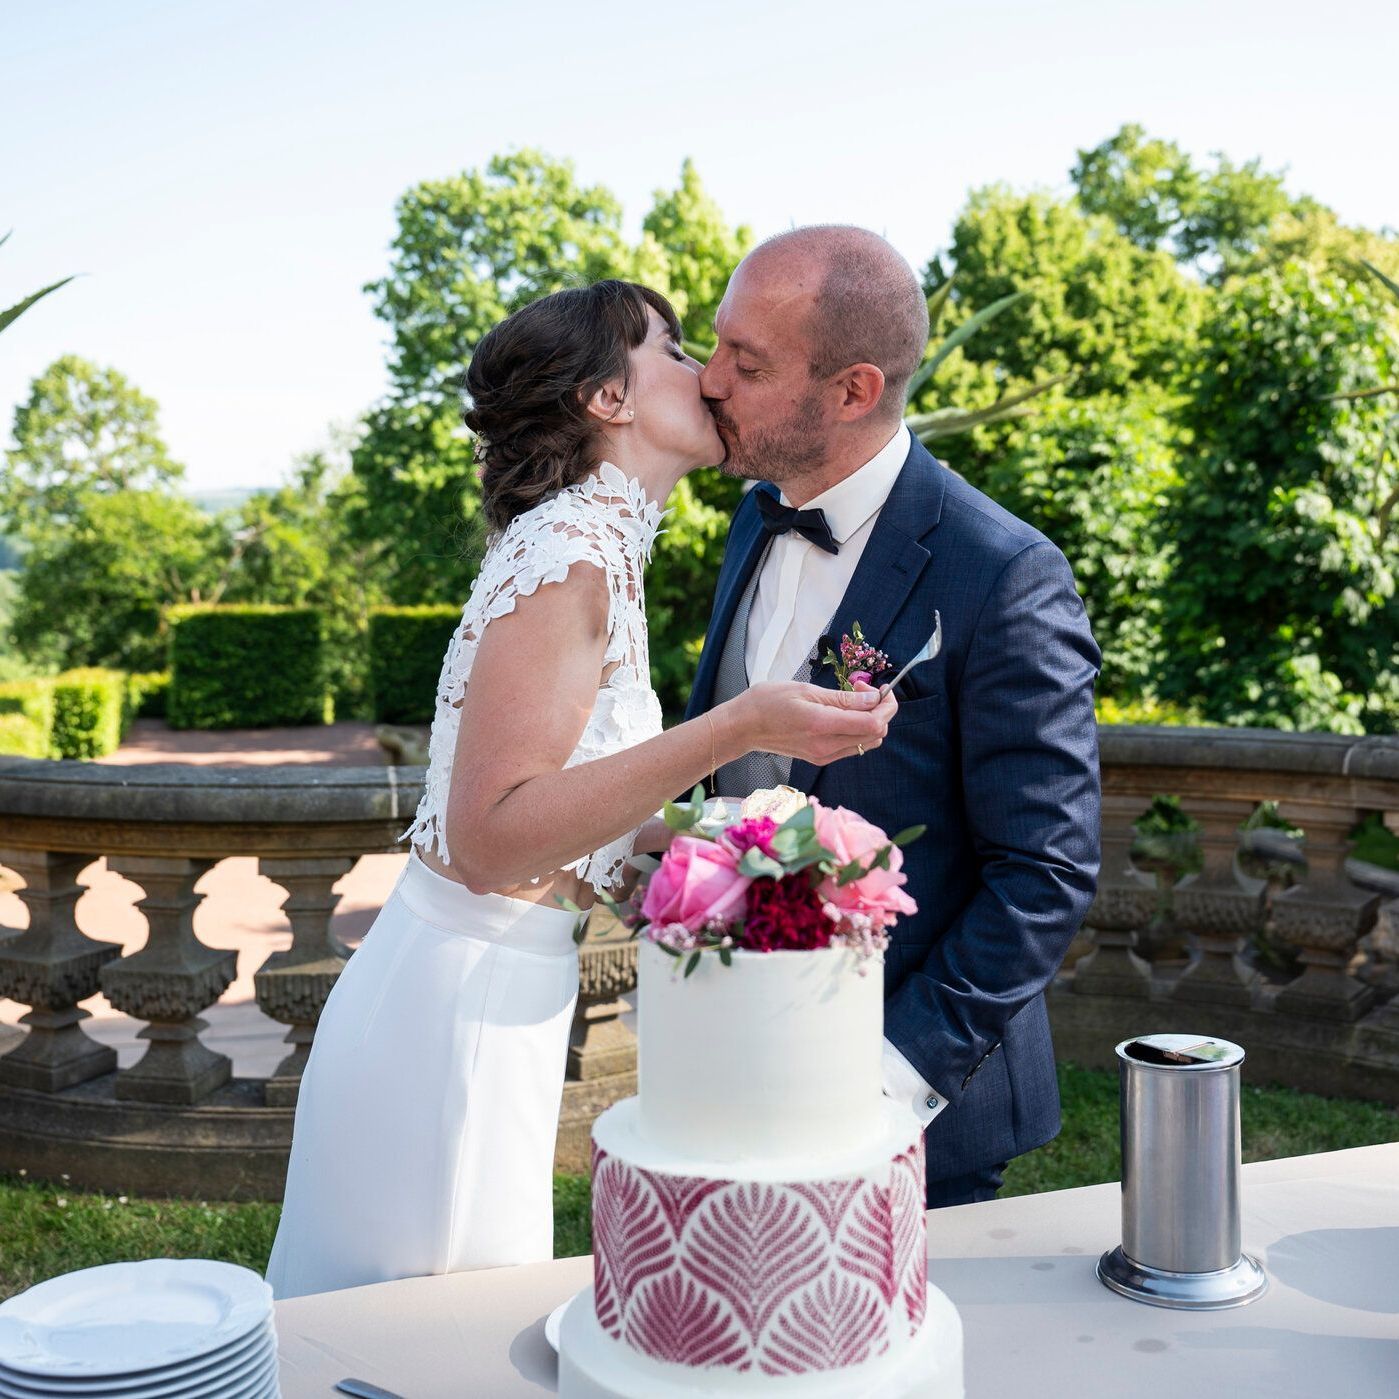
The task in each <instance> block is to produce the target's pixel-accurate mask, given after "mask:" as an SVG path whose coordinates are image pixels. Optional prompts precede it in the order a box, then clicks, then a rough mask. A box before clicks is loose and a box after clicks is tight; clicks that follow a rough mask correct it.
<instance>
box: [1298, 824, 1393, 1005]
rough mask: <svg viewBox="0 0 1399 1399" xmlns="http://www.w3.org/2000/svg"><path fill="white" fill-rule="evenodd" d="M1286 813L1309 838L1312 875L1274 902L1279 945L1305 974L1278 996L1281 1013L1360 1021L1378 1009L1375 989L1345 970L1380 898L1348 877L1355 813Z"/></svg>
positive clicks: (1306, 845) (1305, 842) (1306, 839)
mask: <svg viewBox="0 0 1399 1399" xmlns="http://www.w3.org/2000/svg"><path fill="white" fill-rule="evenodd" d="M1283 808H1284V814H1285V815H1286V816H1287V818H1288V820H1290V821H1292V822H1293V823H1294V824H1295V825H1298V826H1301V827H1302V829H1303V831H1304V832H1305V837H1304V840H1303V850H1304V851H1305V853H1306V856H1307V872H1306V876H1305V878H1304V879H1303V880H1302V882H1301V883H1300V884H1296V885H1294V886H1293V887H1292V888H1291V889H1288V890H1285V891H1284V892H1283V893H1282V894H1280V895H1279V896H1278V897H1277V898H1276V899H1275V900H1274V901H1273V922H1274V926H1275V927H1276V930H1277V937H1278V939H1279V941H1281V942H1284V943H1286V944H1287V945H1288V946H1289V947H1294V948H1296V949H1297V955H1298V957H1299V959H1300V960H1301V962H1302V968H1303V970H1302V974H1301V976H1299V977H1297V979H1296V980H1295V981H1292V982H1289V983H1288V984H1287V985H1286V986H1284V987H1283V988H1282V990H1281V991H1279V992H1278V996H1277V1001H1276V1006H1277V1009H1278V1010H1280V1011H1291V1012H1294V1013H1296V1014H1298V1015H1310V1016H1318V1017H1321V1018H1323V1019H1326V1020H1355V1019H1358V1018H1359V1017H1360V1016H1362V1015H1364V1014H1365V1012H1366V1011H1367V1010H1369V1009H1370V1007H1371V1006H1372V1005H1374V1003H1375V999H1376V995H1375V990H1374V988H1373V987H1371V986H1366V985H1365V984H1364V982H1362V981H1360V980H1358V979H1357V978H1356V977H1354V976H1352V975H1351V974H1350V972H1349V971H1347V969H1346V968H1347V965H1348V963H1349V962H1350V959H1351V957H1352V956H1353V955H1354V953H1355V950H1356V945H1357V944H1358V943H1359V941H1360V939H1361V938H1362V937H1364V936H1365V934H1366V933H1367V932H1369V931H1370V927H1371V925H1372V924H1373V923H1374V921H1375V914H1376V912H1377V910H1378V908H1379V904H1380V896H1379V894H1377V893H1371V892H1369V891H1368V890H1365V889H1361V888H1360V887H1359V886H1358V885H1356V884H1354V883H1353V882H1352V881H1351V878H1350V876H1349V875H1348V874H1347V873H1346V858H1347V856H1348V855H1349V854H1350V846H1351V841H1350V832H1351V830H1352V828H1353V827H1354V826H1355V822H1356V812H1355V811H1354V810H1352V809H1350V808H1346V807H1332V806H1326V807H1323V806H1312V805H1302V804H1300V803H1284V804H1283Z"/></svg>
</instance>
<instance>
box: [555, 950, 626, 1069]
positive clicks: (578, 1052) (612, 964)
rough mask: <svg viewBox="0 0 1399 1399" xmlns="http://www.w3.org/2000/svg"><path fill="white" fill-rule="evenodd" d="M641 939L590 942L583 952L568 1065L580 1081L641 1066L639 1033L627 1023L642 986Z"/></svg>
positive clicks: (580, 953) (569, 1040) (570, 1033)
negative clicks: (629, 997) (629, 996)
mask: <svg viewBox="0 0 1399 1399" xmlns="http://www.w3.org/2000/svg"><path fill="white" fill-rule="evenodd" d="M636 951H637V948H636V943H635V942H630V941H626V942H623V941H603V940H598V941H597V942H591V943H586V942H585V943H584V944H583V946H582V947H581V948H580V949H579V953H578V1007H577V1009H576V1010H575V1011H574V1013H573V1026H572V1028H571V1029H570V1031H569V1036H568V1071H567V1073H566V1074H565V1075H564V1076H565V1078H567V1079H570V1080H572V1081H573V1082H575V1083H581V1082H586V1081H588V1080H590V1079H595V1078H606V1077H608V1076H609V1075H612V1074H622V1073H635V1072H636V1036H635V1035H634V1034H632V1032H631V1031H630V1030H629V1029H627V1027H626V1026H625V1025H623V1024H622V1021H621V1018H620V1017H621V1015H622V1013H623V1012H624V1011H625V1010H626V1008H627V1005H626V1002H625V1001H623V1000H622V999H621V997H622V996H624V995H625V994H626V993H627V992H628V991H632V990H635V988H636Z"/></svg>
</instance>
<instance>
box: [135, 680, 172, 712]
mask: <svg viewBox="0 0 1399 1399" xmlns="http://www.w3.org/2000/svg"><path fill="white" fill-rule="evenodd" d="M169 690H170V672H169V671H168V670H145V671H140V672H138V673H137V674H135V675H128V676H127V677H126V704H127V709H128V710H129V711H130V714H131V717H132V718H133V719H163V718H165V701H166V697H167V695H168V693H169Z"/></svg>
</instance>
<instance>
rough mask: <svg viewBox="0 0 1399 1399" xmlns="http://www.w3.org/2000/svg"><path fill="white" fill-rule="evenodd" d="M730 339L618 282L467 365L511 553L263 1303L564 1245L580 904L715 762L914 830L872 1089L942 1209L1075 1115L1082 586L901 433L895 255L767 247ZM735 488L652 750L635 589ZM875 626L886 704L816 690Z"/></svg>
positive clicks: (1087, 648)
mask: <svg viewBox="0 0 1399 1399" xmlns="http://www.w3.org/2000/svg"><path fill="white" fill-rule="evenodd" d="M714 332H715V336H716V338H717V346H716V348H715V350H714V353H713V355H712V356H711V358H710V360H709V362H708V363H707V364H705V365H700V364H699V363H698V362H696V361H695V360H694V359H692V358H691V357H690V356H688V355H687V354H686V353H685V351H684V349H683V338H682V333H681V327H680V324H679V322H678V320H677V318H676V315H675V312H674V311H673V310H672V309H671V307H670V305H669V303H668V302H667V301H666V300H665V298H664V297H662V296H661V295H659V294H658V293H657V292H655V291H653V290H651V289H649V288H647V287H643V286H638V285H636V284H633V283H629V282H621V281H603V282H598V283H596V284H595V285H592V286H589V287H586V288H579V289H570V290H566V291H560V292H555V293H554V294H552V295H550V296H546V297H543V298H542V299H540V300H538V301H536V302H533V303H532V304H530V305H528V306H526V307H524V308H523V309H521V310H519V311H517V312H515V313H514V314H513V315H511V316H510V317H508V318H507V319H506V320H504V321H502V322H501V323H500V324H499V325H497V326H496V327H494V329H492V330H491V331H490V333H489V334H487V335H486V336H485V337H484V338H483V339H482V341H481V343H480V344H479V346H478V347H477V349H476V352H475V354H474V355H473V356H472V358H471V362H470V366H469V368H468V369H467V372H466V388H467V392H468V395H469V398H470V409H469V411H468V413H467V415H466V422H467V424H468V426H469V427H470V428H471V429H472V431H473V432H474V433H475V435H476V439H477V442H476V457H477V460H478V462H479V464H480V466H481V469H482V470H481V492H482V509H483V510H484V512H485V515H486V519H487V521H488V523H489V525H490V527H491V530H492V533H491V536H490V539H489V543H488V546H487V549H486V553H485V558H484V560H483V562H482V565H481V569H480V573H479V574H478V576H477V578H476V580H475V583H474V585H473V586H472V588H471V592H470V597H469V599H468V600H467V602H466V605H465V608H464V610H463V613H462V619H461V622H460V624H459V626H458V628H457V630H456V632H455V634H454V635H453V637H452V640H451V643H450V644H449V646H448V648H447V654H446V657H445V659H444V661H443V666H442V675H441V679H440V681H439V683H438V689H437V700H436V711H435V718H434V721H433V726H432V737H431V743H430V753H429V760H428V770H427V779H426V790H425V793H424V796H423V799H422V803H421V805H420V807H419V808H418V812H417V816H416V819H415V820H414V822H413V825H412V827H411V829H410V830H409V831H408V832H407V833H406V834H407V836H408V838H409V840H410V843H411V853H410V855H409V858H408V861H407V863H406V865H405V867H404V870H403V873H402V875H401V876H400V879H399V882H398V884H397V886H396V887H395V888H394V891H393V893H392V894H391V895H390V897H389V899H388V901H387V902H386V903H385V905H384V907H383V909H382V910H381V911H380V913H379V915H378V917H377V919H376V921H375V923H374V925H373V927H372V928H371V930H370V932H369V933H368V935H367V936H366V938H365V940H364V942H363V944H362V945H361V947H360V948H359V950H358V951H357V952H356V953H355V955H354V956H353V957H352V958H351V960H350V961H349V963H348V964H347V966H346V968H345V970H344V971H343V972H342V973H341V975H340V978H339V980H338V982H337V984H336V986H335V988H334V990H333V992H332V994H331V995H330V997H329V999H328V1001H327V1003H326V1006H325V1009H324V1011H323V1013H322V1015H321V1019H320V1024H319V1027H318V1029H317V1031H316V1037H315V1042H314V1044H313V1046H312V1051H311V1055H310V1060H309V1063H308V1065H307V1068H306V1072H305V1075H304V1077H303V1079H302V1084H301V1090H300V1098H299V1101H298V1104H297V1109H296V1123H295V1131H294V1136H293V1141H292V1149H291V1161H290V1165H289V1169H288V1176H287V1186H286V1195H285V1204H284V1207H283V1212H282V1219H281V1225H280V1228H279V1230H278V1233H277V1239H276V1244H275V1246H274V1248H273V1252H272V1257H271V1261H270V1264H269V1268H268V1274H267V1276H268V1280H269V1281H270V1282H271V1284H272V1286H273V1289H274V1292H275V1294H276V1295H277V1296H278V1297H290V1296H297V1295H301V1294H304V1293H311V1292H322V1291H329V1290H332V1289H336V1288H344V1287H355V1286H359V1285H362V1284H366V1283H374V1282H381V1281H385V1280H389V1279H394V1278H402V1277H409V1276H417V1275H423V1274H433V1273H444V1272H455V1271H459V1270H463V1269H469V1268H482V1267H492V1266H499V1265H502V1264H517V1263H529V1262H537V1261H541V1260H544V1259H548V1258H550V1257H552V1251H553V1250H552V1245H553V1209H552V1193H551V1191H552V1163H553V1152H554V1139H555V1132H556V1127H557V1120H558V1112H559V1105H560V1099H561V1094H562V1088H563V1075H564V1063H565V1056H566V1051H567V1045H568V1035H569V1026H570V1022H571V1020H572V1016H573V1008H574V1003H575V1000H576V997H577V991H578V957H577V949H576V945H575V943H574V939H573V930H574V923H575V917H574V915H573V914H572V913H570V912H568V911H566V910H565V909H564V908H563V907H561V906H560V905H561V902H562V901H564V900H569V901H573V902H575V903H577V904H579V905H581V906H584V907H587V906H588V905H589V904H590V903H591V902H592V901H593V900H594V899H595V898H596V897H597V895H598V894H600V893H603V892H608V893H611V894H614V895H615V894H618V893H620V892H623V891H624V890H625V888H626V886H627V885H628V883H629V881H631V880H633V879H634V878H635V870H634V868H633V867H632V866H631V865H630V864H629V861H630V858H631V857H632V855H633V854H634V853H639V852H658V851H661V850H663V849H665V848H666V846H667V844H668V842H669V838H670V831H669V830H668V828H667V827H666V825H665V823H664V821H663V820H661V819H660V818H659V817H658V816H657V814H656V813H657V812H658V811H659V810H660V809H661V808H662V807H663V806H664V804H665V802H666V801H667V800H669V799H670V798H672V797H673V796H674V795H675V794H676V793H678V792H682V791H688V790H689V789H690V788H692V787H693V786H695V785H696V784H697V783H700V782H701V781H706V780H708V779H710V778H711V776H712V775H713V774H715V773H716V771H717V787H718V793H719V794H721V795H723V796H725V797H740V798H741V797H744V796H746V795H748V794H749V793H751V792H753V791H755V790H758V789H760V788H765V787H771V786H776V785H779V784H784V783H785V784H788V785H791V786H793V787H796V788H798V789H799V790H801V791H803V792H806V793H811V794H817V795H819V797H820V799H821V801H822V803H823V804H824V805H826V806H847V807H849V808H850V809H852V810H854V811H857V812H859V813H860V814H861V816H863V817H865V818H866V819H867V820H869V821H871V822H873V823H874V824H875V825H877V826H879V827H881V828H882V829H884V830H891V831H892V830H898V829H900V828H902V827H906V826H909V825H913V824H919V825H925V826H926V827H927V833H926V835H925V836H924V838H923V839H922V840H920V841H919V842H917V844H915V845H914V846H912V847H910V848H909V850H908V851H906V852H905V855H904V867H903V868H904V873H905V874H906V876H907V891H908V893H909V894H910V895H912V897H913V898H914V900H915V901H916V902H917V905H918V912H917V914H916V915H914V916H912V917H909V918H906V919H903V920H901V921H900V922H899V923H898V924H897V925H896V926H895V927H894V928H893V929H892V930H891V934H890V936H891V941H890V945H889V947H888V950H887V951H886V953H885V956H884V967H883V971H884V992H885V1003H884V1033H885V1042H884V1070H883V1072H884V1089H885V1092H886V1093H887V1094H889V1095H890V1096H892V1097H895V1098H897V1099H899V1100H900V1101H901V1102H905V1103H907V1104H909V1105H910V1106H912V1107H913V1109H914V1110H915V1112H917V1114H918V1115H919V1117H920V1118H921V1119H922V1120H923V1122H924V1124H925V1128H926V1146H927V1161H928V1193H927V1200H928V1205H929V1207H930V1208H932V1207H937V1206H942V1205H953V1204H962V1203H967V1202H970V1201H975V1200H984V1199H989V1198H991V1197H992V1196H994V1194H995V1193H996V1191H997V1189H999V1187H1000V1184H1001V1173H1002V1171H1003V1170H1004V1169H1005V1165H1006V1163H1007V1162H1008V1161H1010V1159H1011V1158H1012V1157H1014V1156H1017V1155H1019V1154H1021V1153H1023V1152H1026V1151H1029V1150H1031V1149H1033V1148H1034V1147H1037V1146H1041V1145H1043V1144H1044V1143H1045V1142H1047V1141H1049V1140H1050V1139H1051V1138H1052V1137H1053V1136H1054V1135H1055V1134H1056V1133H1057V1132H1058V1130H1059V1097H1058V1090H1057V1084H1056V1079H1055V1072H1054V1056H1053V1049H1052V1046H1051V1043H1050V1034H1049V1022H1048V1018H1047V1015H1046V1012H1045V1003H1044V997H1043V991H1044V988H1045V986H1046V984H1047V983H1048V981H1049V980H1050V978H1051V977H1052V976H1053V975H1054V973H1055V971H1056V970H1057V969H1058V967H1059V964H1060V962H1061V960H1062V959H1063V956H1064V952H1065V950H1066V949H1067V947H1068V944H1069V942H1070V940H1071V939H1072V938H1073V936H1074V934H1075V932H1076V931H1077V929H1078V927H1079V924H1080V923H1081V921H1082V919H1083V915H1084V913H1085V912H1086V911H1087V909H1088V906H1089V904H1090V903H1091V901H1092V899H1093V894H1094V889H1095V884H1096V879H1097V871H1098V812H1099V778H1098V756H1097V729H1096V724H1095V721H1094V714H1093V685H1094V681H1095V679H1096V676H1097V672H1098V668H1099V664H1100V656H1099V653H1098V648H1097V646H1096V645H1095V644H1094V641H1093V637H1092V634H1091V632H1090V630H1089V625H1088V620H1087V617H1086V614H1085V612H1084V608H1083V604H1082V602H1081V600H1080V598H1079V595H1078V593H1077V591H1076V589H1075V587H1074V580H1073V575H1072V573H1071V572H1070V569H1069V565H1068V563H1067V562H1066V561H1065V559H1064V556H1063V554H1062V553H1060V551H1059V550H1058V549H1057V548H1056V547H1055V546H1054V545H1053V544H1052V543H1051V542H1050V541H1049V540H1048V539H1046V538H1045V537H1044V536H1043V535H1042V534H1040V533H1039V532H1038V531H1037V530H1035V529H1033V528H1031V527H1030V526H1029V525H1027V524H1025V523H1024V522H1022V521H1020V520H1018V519H1016V518H1015V517H1014V516H1013V515H1011V514H1009V513H1008V512H1006V511H1005V510H1003V509H1002V508H1001V507H1000V506H998V505H996V504H995V503H994V502H992V501H991V500H989V499H988V498H987V497H986V496H984V495H983V494H981V492H979V491H977V490H975V489H973V488H972V487H971V486H970V485H968V484H967V483H966V482H965V481H964V480H963V479H962V478H961V477H960V476H958V475H957V474H955V473H954V472H953V471H951V470H949V469H948V468H947V467H946V466H944V465H943V464H942V463H940V462H939V461H937V460H936V459H935V458H934V457H932V456H931V455H930V454H929V453H928V452H927V450H926V449H925V448H924V447H923V446H922V444H921V443H920V442H919V441H918V440H917V439H916V438H914V437H913V436H912V434H911V433H910V432H909V429H908V428H907V426H906V425H905V424H904V421H903V419H904V411H905V407H906V400H907V391H908V385H909V382H910V380H911V378H912V376H913V374H914V372H915V370H916V369H917V368H918V365H919V363H920V361H921V360H922V358H923V355H924V351H925V348H926V344H927V339H928V305H927V299H926V297H925V295H924V292H923V289H922V287H921V285H920V283H919V281H918V278H917V277H916V275H915V274H914V272H913V269H912V268H911V267H910V266H909V264H908V263H907V262H906V261H905V260H904V259H903V258H902V257H901V256H900V255H899V254H898V253H897V252H896V251H895V250H894V249H893V248H892V247H891V246H890V245H889V244H888V243H886V242H885V241H884V240H883V239H882V238H880V237H878V236H877V235H875V234H873V233H870V232H867V231H865V230H863V229H859V228H851V227H844V226H821V227H812V228H799V229H795V230H793V231H791V232H787V233H783V234H781V235H779V236H777V237H775V238H772V239H770V240H769V241H768V242H766V243H764V244H762V245H761V246H759V247H758V248H757V249H755V250H754V251H753V252H752V253H750V254H749V255H748V256H747V257H746V258H745V259H744V260H743V262H742V263H741V264H740V265H739V266H738V268H737V269H736V270H735V271H734V273H733V276H732V278H731V280H730V282H729V285H728V289H727V291H726V292H725V295H724V299H723V302H722V304H721V305H720V307H719V311H718V313H717V315H716V317H715V322H714ZM716 463H717V464H718V469H719V470H720V471H722V472H724V473H725V474H726V475H729V476H733V477H739V478H742V479H744V480H747V481H752V482H756V483H757V484H756V485H755V486H754V488H753V489H752V490H750V491H749V492H748V494H747V495H746V496H745V497H744V499H743V501H742V503H741V504H740V506H739V507H738V509H737V510H736V511H735V512H734V516H733V520H732V523H731V526H730V530H729V536H728V542H727V545H726V549H725V554H724V561H723V566H722V568H721V571H720V574H719V579H718V586H717V589H716V592H715V598H714V606H713V612H712V615H711V617H710V621H709V626H708V630H707V632H706V636H705V641H704V650H703V653H702V655H701V657H700V661H699V667H698V671H697V673H696V676H695V680H694V684H693V688H692V692H691V696H690V702H689V706H688V708H687V710H686V714H685V719H684V722H682V723H679V724H676V725H675V726H673V727H671V728H669V729H663V726H662V719H661V707H660V703H659V701H658V700H657V698H656V695H655V692H654V691H653V690H652V688H651V682H650V661H649V652H648V642H647V629H646V612H645V569H646V564H647V561H648V560H649V557H650V553H651V548H652V544H653V543H654V541H655V537H656V533H657V530H658V528H659V526H660V523H661V519H662V516H663V513H664V512H663V506H664V504H665V502H666V500H667V498H668V497H669V496H670V494H671V492H672V490H673V489H674V488H675V486H676V484H677V483H678V482H679V481H680V479H681V478H682V477H684V476H685V475H687V474H688V473H689V472H691V471H695V470H699V469H704V468H710V467H714V466H715V464H716ZM856 623H858V624H859V625H860V628H861V630H862V632H863V634H864V637H865V639H866V641H867V642H868V643H869V644H870V645H871V646H874V647H878V648H879V649H880V650H882V651H883V652H884V653H885V654H886V655H887V656H888V658H889V659H890V661H891V663H892V664H893V665H894V666H896V667H900V668H901V667H902V666H903V665H904V663H905V662H907V661H917V662H918V663H917V664H914V665H913V666H912V668H911V669H910V670H909V671H908V673H907V675H906V676H905V678H904V679H903V680H902V681H901V683H900V684H899V686H898V687H897V689H896V690H895V691H893V692H890V693H888V694H885V693H883V691H882V689H880V690H877V689H875V688H874V687H873V686H872V685H870V684H866V683H857V685H856V688H855V689H853V690H842V689H839V688H837V683H836V679H835V676H834V675H833V674H832V672H831V670H830V668H829V667H826V666H822V664H821V656H822V654H823V653H824V651H823V648H824V638H826V637H828V636H834V637H837V638H838V637H841V636H842V635H843V634H846V633H852V632H853V631H854V629H855V625H856ZM935 631H936V633H937V634H938V635H939V636H940V644H936V645H930V638H932V637H933V636H934V634H935ZM920 656H922V657H924V659H921V660H920V659H919V657H920ZM714 1033H715V1035H716V1036H718V1035H722V1034H723V1033H724V1027H723V1026H722V1025H716V1026H715V1027H714ZM696 1069H697V1072H698V1071H702V1066H701V1065H697V1066H696Z"/></svg>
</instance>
